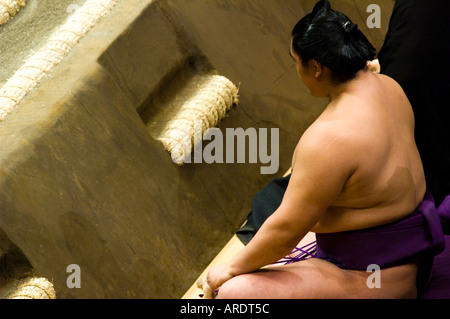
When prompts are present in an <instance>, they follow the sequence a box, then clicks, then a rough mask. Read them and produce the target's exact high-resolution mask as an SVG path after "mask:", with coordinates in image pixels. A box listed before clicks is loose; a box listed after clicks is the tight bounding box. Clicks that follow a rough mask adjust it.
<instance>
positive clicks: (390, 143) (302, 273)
mask: <svg viewBox="0 0 450 319" xmlns="http://www.w3.org/2000/svg"><path fill="white" fill-rule="evenodd" d="M291 56H292V58H293V59H294V61H295V63H296V65H297V71H298V74H299V76H300V78H301V79H302V81H303V83H304V84H305V86H306V87H307V88H308V89H309V90H310V92H311V94H312V95H314V96H316V97H328V98H329V100H330V102H329V104H328V106H327V107H326V109H325V110H324V112H323V113H322V114H321V115H320V116H319V117H318V118H317V120H316V121H315V122H314V123H313V124H312V125H311V126H310V127H309V128H308V130H307V131H305V133H304V134H303V136H302V137H301V139H300V141H299V143H298V145H297V147H296V149H295V152H294V155H293V160H292V176H291V179H290V182H289V185H288V188H287V190H286V193H285V196H284V198H283V201H282V203H281V205H280V207H279V208H278V209H277V210H276V211H275V212H274V213H273V215H271V216H270V217H269V218H268V219H267V220H266V222H265V223H264V224H263V226H262V227H261V229H260V230H259V231H258V232H257V234H256V235H255V237H254V238H253V239H252V240H251V241H250V243H249V244H248V245H247V246H246V247H244V248H243V249H242V250H241V251H240V252H239V253H238V254H237V255H236V256H235V257H234V259H232V260H231V261H230V262H229V263H227V264H224V265H220V266H217V267H215V268H212V269H211V271H210V272H209V274H208V277H207V282H208V284H209V286H210V287H211V288H212V289H218V288H219V287H220V289H219V293H218V296H217V298H256V299H257V298H415V297H416V294H417V291H416V273H417V265H416V264H415V263H410V264H405V265H401V266H396V267H391V268H387V269H383V270H381V274H380V278H381V288H377V289H372V288H369V287H368V286H367V278H368V276H369V274H368V273H367V272H365V271H354V270H346V269H340V268H338V267H336V266H335V265H333V264H332V263H330V262H328V261H325V260H321V259H316V258H313V259H309V260H305V261H301V262H298V263H294V264H290V265H283V266H267V265H271V264H272V263H274V262H275V261H277V260H279V259H281V258H283V257H284V256H286V255H288V254H289V252H291V251H292V249H293V248H294V247H295V246H296V245H297V244H298V242H299V241H300V240H301V239H302V238H303V237H304V236H305V235H306V234H307V233H308V232H309V231H313V232H317V233H327V232H343V231H349V230H356V229H365V228H369V227H374V226H379V225H384V224H387V223H390V222H394V221H397V220H400V219H402V218H404V217H406V216H407V215H409V214H411V213H412V212H413V211H414V209H415V208H416V207H417V205H418V204H419V203H420V202H421V201H422V199H423V196H424V194H425V191H426V184H425V177H424V173H423V168H422V163H421V159H420V156H419V153H418V150H417V147H416V144H415V141H414V116H413V111H412V109H411V105H410V103H409V101H408V99H407V98H406V96H405V94H404V92H403V90H402V89H401V87H400V86H399V85H398V84H397V83H396V82H395V81H394V80H392V79H391V78H389V77H387V76H384V75H378V74H374V73H372V72H370V71H369V69H368V68H367V67H363V68H362V69H360V70H359V71H357V72H356V74H355V75H354V76H353V77H352V78H351V79H350V80H347V81H344V82H341V83H338V84H337V83H336V81H334V80H333V75H332V71H331V70H330V68H329V67H327V66H325V65H324V64H322V63H320V62H318V61H317V60H315V59H310V60H309V61H308V62H307V63H303V62H304V61H302V59H301V57H300V56H299V54H298V53H297V52H296V50H294V49H293V46H292V45H291ZM262 267H264V268H263V269H261V268H262Z"/></svg>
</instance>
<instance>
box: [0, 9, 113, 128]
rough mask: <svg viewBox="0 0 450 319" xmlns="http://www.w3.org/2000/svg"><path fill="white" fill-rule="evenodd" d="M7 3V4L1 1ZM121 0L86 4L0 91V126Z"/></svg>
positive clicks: (70, 17) (71, 16)
mask: <svg viewBox="0 0 450 319" xmlns="http://www.w3.org/2000/svg"><path fill="white" fill-rule="evenodd" d="M0 1H4V0H0ZM117 1H118V0H87V1H86V3H85V4H84V5H83V6H81V7H80V8H79V9H78V10H77V11H75V12H74V13H73V14H72V15H70V16H69V18H68V19H67V20H66V22H65V23H64V24H63V25H62V26H61V27H59V28H58V29H57V30H56V31H55V32H54V33H53V34H52V35H51V36H50V38H49V39H48V40H47V43H46V44H45V45H44V46H43V47H42V48H41V49H39V50H38V51H37V52H36V53H35V54H33V55H32V56H31V57H30V58H29V59H28V60H27V61H26V62H25V64H24V65H23V66H22V67H20V69H19V70H17V71H16V72H15V73H14V75H13V76H12V77H11V78H9V80H8V81H7V82H6V83H5V84H4V85H3V87H2V88H1V89H0V122H2V121H4V120H5V119H6V117H7V116H8V115H9V114H10V113H11V112H12V111H13V110H14V109H15V108H16V107H17V106H18V104H19V103H20V101H22V99H23V98H24V97H25V95H27V93H29V92H30V91H31V90H32V89H33V88H34V87H36V85H37V84H38V83H39V82H40V81H41V80H42V79H43V78H44V77H45V76H46V75H47V74H48V73H49V72H50V70H52V69H53V67H55V66H56V65H57V64H58V63H60V62H61V61H62V60H63V59H64V57H65V56H66V55H67V54H68V53H69V52H70V50H71V49H72V48H73V47H74V46H75V44H76V43H77V42H78V41H79V40H80V39H81V38H82V37H83V36H84V35H85V34H86V33H87V32H88V31H89V30H90V29H91V28H92V27H93V26H94V24H95V23H96V22H97V21H98V20H99V19H100V18H101V17H102V16H104V15H105V14H106V13H107V12H108V11H109V10H110V9H111V8H112V7H113V6H114V5H115V4H116V2H117Z"/></svg>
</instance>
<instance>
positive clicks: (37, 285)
mask: <svg viewBox="0 0 450 319" xmlns="http://www.w3.org/2000/svg"><path fill="white" fill-rule="evenodd" d="M6 299H56V293H55V289H54V287H53V284H52V283H51V282H50V281H49V280H48V279H46V278H41V277H29V278H25V279H22V280H20V281H19V282H18V283H17V284H16V285H15V286H14V288H13V289H12V291H11V292H10V293H9V294H8V295H7V296H6Z"/></svg>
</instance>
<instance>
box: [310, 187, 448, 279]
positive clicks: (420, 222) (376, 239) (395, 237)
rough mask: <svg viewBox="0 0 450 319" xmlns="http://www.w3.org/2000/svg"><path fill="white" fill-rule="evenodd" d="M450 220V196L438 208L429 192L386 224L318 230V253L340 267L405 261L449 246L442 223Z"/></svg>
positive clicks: (435, 253)
mask: <svg viewBox="0 0 450 319" xmlns="http://www.w3.org/2000/svg"><path fill="white" fill-rule="evenodd" d="M449 221H450V196H447V197H446V199H445V200H444V202H443V203H442V204H441V205H440V206H439V209H437V208H436V206H435V203H434V201H433V198H432V197H431V195H430V194H429V193H427V195H426V196H425V198H424V200H423V201H422V203H421V204H420V205H419V206H418V207H417V209H416V211H415V212H414V213H412V214H411V215H409V216H408V217H406V218H404V219H402V220H400V221H397V222H394V223H391V224H387V225H383V226H379V227H373V228H369V229H362V230H354V231H347V232H340V233H327V234H316V240H317V246H316V250H317V257H319V258H321V259H325V260H328V261H330V262H332V263H333V264H335V265H336V266H338V267H340V268H345V269H353V270H366V269H367V267H368V266H369V265H371V264H377V265H378V266H380V267H381V268H387V267H392V266H396V265H401V264H405V263H407V262H409V261H411V260H413V259H415V258H418V257H420V255H422V254H426V255H431V256H434V255H437V254H439V253H440V252H441V251H443V250H444V248H445V240H444V234H443V231H442V225H441V223H447V222H449Z"/></svg>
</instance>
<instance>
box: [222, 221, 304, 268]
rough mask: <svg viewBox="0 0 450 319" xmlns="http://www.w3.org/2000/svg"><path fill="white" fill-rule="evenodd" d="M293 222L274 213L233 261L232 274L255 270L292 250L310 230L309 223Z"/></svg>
mask: <svg viewBox="0 0 450 319" xmlns="http://www.w3.org/2000/svg"><path fill="white" fill-rule="evenodd" d="M292 224H293V223H292V221H290V220H288V219H286V218H283V217H281V218H280V217H279V216H278V215H277V214H273V215H272V216H271V217H270V218H269V219H267V221H266V222H265V223H264V224H263V226H262V227H261V228H260V230H259V231H258V232H257V233H256V235H255V236H254V237H253V239H252V240H251V241H250V243H248V244H247V246H246V247H244V248H243V249H242V250H241V251H240V252H239V253H238V254H237V255H236V256H235V257H234V259H233V260H232V261H231V263H230V271H231V274H232V275H233V276H237V275H240V274H245V273H249V272H253V271H255V270H258V269H260V268H262V267H264V266H267V265H269V264H272V263H274V262H276V261H278V260H280V259H281V258H283V257H285V256H286V255H288V254H289V253H290V252H292V250H293V248H294V247H295V246H296V245H297V244H298V243H299V242H300V240H301V239H302V238H303V237H304V236H305V235H306V234H307V233H308V231H309V229H308V227H307V225H304V227H292Z"/></svg>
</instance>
